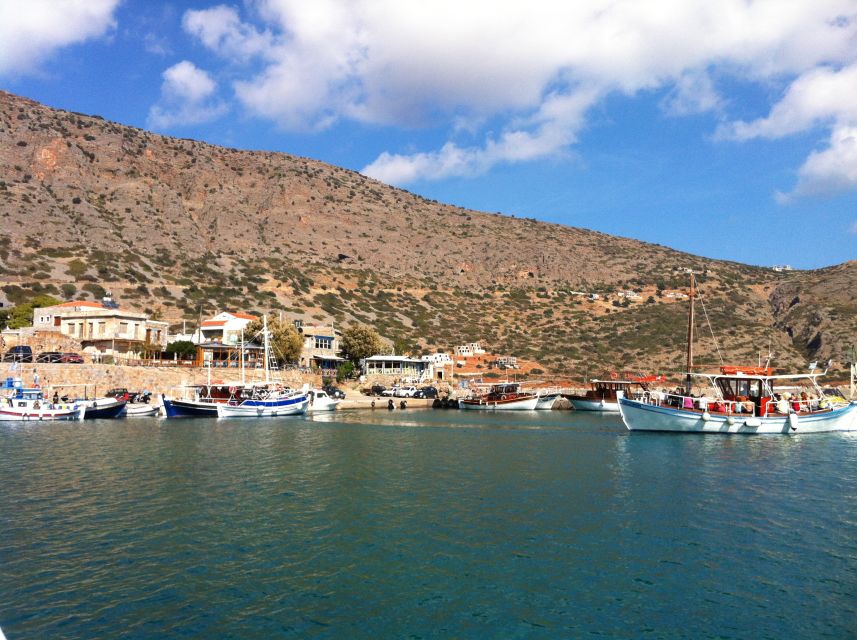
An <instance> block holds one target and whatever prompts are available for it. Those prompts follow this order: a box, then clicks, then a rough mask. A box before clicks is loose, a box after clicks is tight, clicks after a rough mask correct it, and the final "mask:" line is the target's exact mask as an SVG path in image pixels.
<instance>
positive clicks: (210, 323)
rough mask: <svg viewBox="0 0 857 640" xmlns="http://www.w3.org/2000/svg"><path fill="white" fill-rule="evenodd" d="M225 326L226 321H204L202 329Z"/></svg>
mask: <svg viewBox="0 0 857 640" xmlns="http://www.w3.org/2000/svg"><path fill="white" fill-rule="evenodd" d="M225 324H226V320H206V321H205V322H203V323H202V326H203V327H222V326H223V325H225Z"/></svg>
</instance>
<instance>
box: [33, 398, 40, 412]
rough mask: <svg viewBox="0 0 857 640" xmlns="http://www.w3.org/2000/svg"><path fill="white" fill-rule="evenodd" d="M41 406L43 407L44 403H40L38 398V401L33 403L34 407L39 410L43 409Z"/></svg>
mask: <svg viewBox="0 0 857 640" xmlns="http://www.w3.org/2000/svg"><path fill="white" fill-rule="evenodd" d="M41 408H42V405H40V404H39V401H38V400H36V401H35V402H34V403H33V409H35V410H37V411H38V410H39V409H41Z"/></svg>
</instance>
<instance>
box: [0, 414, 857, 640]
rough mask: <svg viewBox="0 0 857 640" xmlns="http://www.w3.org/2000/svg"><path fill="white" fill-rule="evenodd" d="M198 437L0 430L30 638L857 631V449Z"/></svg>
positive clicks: (2, 599) (811, 444)
mask: <svg viewBox="0 0 857 640" xmlns="http://www.w3.org/2000/svg"><path fill="white" fill-rule="evenodd" d="M179 425H180V426H177V425H174V424H172V423H171V422H169V421H148V420H147V421H134V420H124V421H115V420H110V421H108V420H96V421H92V422H89V421H87V422H85V423H31V424H26V425H19V426H13V425H11V423H6V424H3V425H0V451H2V454H3V458H4V461H5V462H4V464H3V465H2V467H0V483H2V486H3V487H4V491H3V493H2V497H0V507H2V511H3V513H6V514H14V517H10V518H8V519H7V524H6V526H5V527H4V535H3V538H2V541H0V555H2V557H3V558H4V567H5V568H6V570H5V571H4V572H3V573H2V576H0V608H2V610H3V623H4V624H3V629H4V631H5V632H6V634H7V636H8V637H9V638H41V637H68V638H72V637H73V638H95V637H110V636H113V635H115V632H116V630H117V629H122V633H123V634H124V635H125V636H126V637H133V638H156V637H165V636H176V635H184V636H187V637H200V638H201V637H218V636H222V635H232V636H235V637H241V638H248V639H252V638H270V637H296V638H297V637H301V638H306V637H351V638H377V637H417V636H419V637H426V638H431V637H445V636H447V635H463V636H466V637H527V638H556V637H580V636H584V635H587V634H590V633H609V635H611V636H612V637H641V636H648V635H650V636H652V637H661V638H686V637H707V636H708V635H710V630H711V629H718V630H720V631H721V632H722V633H724V634H728V635H731V636H733V637H744V638H746V637H789V638H799V639H803V638H818V637H823V636H830V637H839V638H844V637H848V636H849V635H850V634H851V633H852V631H853V620H854V619H855V617H857V609H855V602H857V599H855V592H854V584H855V583H854V580H853V576H854V575H855V572H857V564H855V563H857V559H855V555H854V553H853V540H855V539H857V528H855V527H857V524H855V523H857V517H855V516H857V514H855V511H854V509H855V502H854V500H853V496H854V495H855V493H857V485H855V480H854V474H853V473H851V470H852V469H853V468H854V466H855V463H857V458H855V447H854V436H853V434H843V433H835V434H820V435H811V436H795V437H794V438H769V437H754V438H747V437H738V438H734V437H733V438H726V439H723V438H716V437H715V438H712V437H708V436H706V437H693V436H690V437H688V436H684V437H681V436H680V437H662V436H654V437H651V436H642V437H641V436H639V435H636V434H632V433H630V432H628V431H627V430H626V429H625V427H624V426H623V425H622V423H621V420H620V418H619V417H618V416H617V414H610V415H607V414H598V413H594V412H568V411H543V412H541V411H536V412H524V413H522V412H478V411H459V412H448V411H427V410H426V411H421V410H415V411H407V412H386V411H375V412H371V411H343V412H336V413H335V414H331V415H326V416H313V417H306V418H297V419H295V418H284V419H280V420H269V419H259V420H249V421H245V420H241V419H239V420H231V419H229V420H214V421H212V420H204V419H189V420H185V421H181V422H180V423H179ZM831 487H836V489H835V490H831ZM665 523H669V526H665ZM808 523H811V524H808Z"/></svg>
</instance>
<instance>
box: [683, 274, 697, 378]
mask: <svg viewBox="0 0 857 640" xmlns="http://www.w3.org/2000/svg"><path fill="white" fill-rule="evenodd" d="M688 297H689V298H690V312H689V314H688V316H687V379H686V380H685V393H686V394H688V395H690V387H691V385H692V384H693V376H692V375H691V372H692V371H693V320H694V317H693V314H694V301H695V299H696V282H695V280H694V278H693V271H691V272H690V293H689V295H688Z"/></svg>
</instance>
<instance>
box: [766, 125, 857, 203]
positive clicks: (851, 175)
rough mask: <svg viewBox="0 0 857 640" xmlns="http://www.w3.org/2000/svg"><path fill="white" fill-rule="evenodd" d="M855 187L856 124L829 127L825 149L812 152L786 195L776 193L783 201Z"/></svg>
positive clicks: (856, 181)
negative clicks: (829, 133) (795, 182)
mask: <svg viewBox="0 0 857 640" xmlns="http://www.w3.org/2000/svg"><path fill="white" fill-rule="evenodd" d="M850 189H857V126H853V127H848V126H838V127H835V128H834V129H833V132H832V133H831V135H830V141H829V144H828V146H827V148H826V149H823V150H821V151H814V152H813V153H811V154H810V155H809V157H808V158H807V159H806V162H804V163H803V166H802V167H801V168H800V170H799V171H798V181H797V185H796V186H795V188H794V190H793V191H792V192H791V193H788V194H778V195H777V199H778V200H779V201H780V202H781V203H783V204H785V203H788V202H790V201H792V200H794V199H795V198H798V197H802V196H812V195H827V194H832V193H837V192H841V191H848V190H850Z"/></svg>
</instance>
